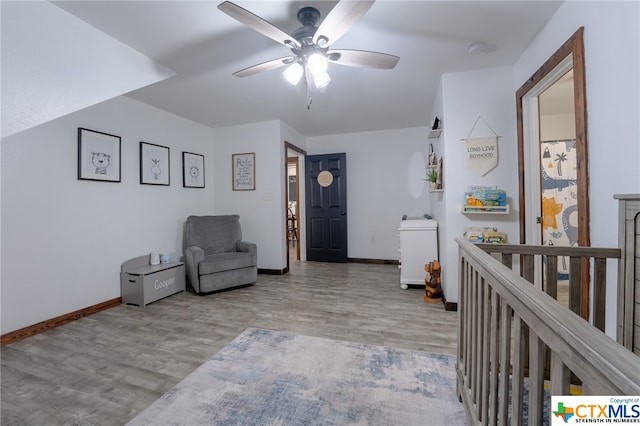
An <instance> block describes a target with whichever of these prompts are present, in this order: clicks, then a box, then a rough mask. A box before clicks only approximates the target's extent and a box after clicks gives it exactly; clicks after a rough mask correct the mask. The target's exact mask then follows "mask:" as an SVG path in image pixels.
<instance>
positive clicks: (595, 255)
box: [476, 244, 622, 331]
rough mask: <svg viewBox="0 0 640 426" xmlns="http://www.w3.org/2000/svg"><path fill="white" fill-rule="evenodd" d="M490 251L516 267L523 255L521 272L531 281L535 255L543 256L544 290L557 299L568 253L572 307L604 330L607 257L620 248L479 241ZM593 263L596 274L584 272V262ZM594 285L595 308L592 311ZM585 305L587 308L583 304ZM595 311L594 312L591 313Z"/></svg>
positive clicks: (618, 253)
mask: <svg viewBox="0 0 640 426" xmlns="http://www.w3.org/2000/svg"><path fill="white" fill-rule="evenodd" d="M476 246H477V247H479V248H481V249H482V250H484V251H485V252H487V253H491V254H493V253H498V254H501V257H502V263H503V264H504V265H506V266H507V267H509V268H513V256H514V255H516V256H522V265H521V267H520V270H521V275H522V277H524V278H525V279H526V280H527V281H529V282H530V283H533V281H534V275H535V271H534V268H535V266H534V265H535V258H536V257H544V258H545V260H546V262H544V263H545V265H546V267H545V268H544V269H545V271H544V275H545V280H544V282H545V286H544V288H543V290H544V291H545V293H547V294H548V295H549V296H551V297H552V298H554V299H557V297H558V262H559V261H560V259H561V258H562V257H563V256H567V257H569V309H571V310H572V311H573V312H575V313H576V314H578V315H580V316H581V317H582V318H584V319H586V320H587V321H590V322H591V323H592V324H593V325H594V326H596V327H597V328H598V329H599V330H601V331H605V318H606V304H607V300H606V298H607V285H606V284H607V283H606V279H607V259H620V257H621V255H622V254H621V253H622V252H621V250H620V249H619V248H597V247H562V246H540V245H529V244H526V245H517V244H476ZM584 264H587V265H590V264H593V265H594V270H593V277H592V278H591V277H588V276H587V277H584V276H583V265H584ZM591 287H593V308H592V310H591V311H589V306H590V301H589V295H590V294H591ZM585 306H586V309H585V308H584V307H585ZM591 312H593V314H592V315H590V313H591Z"/></svg>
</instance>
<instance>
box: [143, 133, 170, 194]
mask: <svg viewBox="0 0 640 426" xmlns="http://www.w3.org/2000/svg"><path fill="white" fill-rule="evenodd" d="M169 179H170V170H169V148H168V147H166V146H161V145H155V144H152V143H148V142H140V183H141V184H144V185H165V186H169V183H170V180H169Z"/></svg>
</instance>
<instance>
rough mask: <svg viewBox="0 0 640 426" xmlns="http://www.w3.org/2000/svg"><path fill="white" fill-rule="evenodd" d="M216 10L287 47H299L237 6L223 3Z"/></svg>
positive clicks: (286, 36)
mask: <svg viewBox="0 0 640 426" xmlns="http://www.w3.org/2000/svg"><path fill="white" fill-rule="evenodd" d="M218 9H220V10H221V11H223V12H224V13H226V14H227V15H229V16H231V17H232V18H233V19H235V20H237V21H239V22H241V23H243V24H244V25H246V26H248V27H249V28H251V29H253V30H255V31H257V32H259V33H260V34H262V35H265V36H267V37H269V38H270V39H272V40H275V41H277V42H278V43H281V44H284V45H285V46H287V47H293V46H295V47H300V43H299V42H298V41H297V40H296V39H294V38H293V37H291V36H290V35H289V34H287V33H285V32H284V31H282V30H281V29H280V28H278V27H276V26H275V25H273V24H272V23H271V22H268V21H265V20H264V19H262V18H261V17H259V16H258V15H254V14H253V13H251V12H249V11H248V10H247V9H244V8H242V7H240V6H238V5H237V4H235V3H231V2H230V1H224V2H222V3H220V4H219V5H218Z"/></svg>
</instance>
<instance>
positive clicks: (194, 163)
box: [182, 151, 204, 188]
mask: <svg viewBox="0 0 640 426" xmlns="http://www.w3.org/2000/svg"><path fill="white" fill-rule="evenodd" d="M182 186H183V187H185V188H204V155H200V154H194V153H192V152H184V151H183V152H182Z"/></svg>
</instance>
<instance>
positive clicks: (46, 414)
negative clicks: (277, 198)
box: [0, 262, 457, 426]
mask: <svg viewBox="0 0 640 426" xmlns="http://www.w3.org/2000/svg"><path fill="white" fill-rule="evenodd" d="M399 279H400V274H399V271H398V268H397V266H392V265H369V264H353V263H350V264H325V263H316V262H292V264H291V272H290V273H289V274H287V275H284V276H269V275H259V276H258V282H257V284H256V285H254V286H250V287H245V288H240V289H235V290H232V291H226V292H222V293H218V294H213V295H209V296H196V295H194V294H192V293H189V292H186V293H180V294H176V295H174V296H171V297H168V298H166V299H163V300H161V301H158V302H156V303H153V304H151V305H149V306H147V307H146V308H139V307H136V306H123V305H121V306H118V307H115V308H112V309H108V310H106V311H103V312H100V313H98V314H95V315H92V316H90V317H86V318H83V319H81V320H78V321H75V322H73V323H70V324H67V325H64V326H61V327H58V328H56V329H53V330H50V331H47V332H45V333H41V334H39V335H36V336H32V337H30V338H27V339H24V340H22V341H19V342H16V343H13V344H10V345H7V346H4V347H3V348H2V349H1V364H2V368H1V371H0V373H1V403H2V406H1V413H2V416H1V419H0V421H1V423H2V425H5V426H6V425H63V424H64V425H76V424H77V425H120V424H124V423H126V422H127V421H128V420H130V419H131V418H133V417H134V416H135V415H136V414H138V413H139V412H140V411H142V410H143V409H144V408H146V407H147V406H148V405H149V404H151V403H152V402H153V401H155V400H156V399H157V398H159V397H160V396H161V395H162V394H163V393H165V392H166V391H167V390H169V389H170V388H171V387H172V386H173V385H175V384H176V383H178V382H179V381H180V380H181V379H183V378H184V377H185V376H187V375H188V374H189V373H191V372H192V371H193V370H194V369H195V368H196V367H198V366H199V365H200V364H202V363H203V362H204V361H205V360H207V359H208V358H210V357H211V356H212V355H214V354H215V353H216V352H218V351H219V350H220V349H222V348H223V347H224V346H225V345H226V344H227V343H228V342H230V341H231V340H233V339H234V338H235V337H236V336H237V335H239V334H240V333H241V332H242V331H243V330H244V329H246V328H247V327H256V328H267V329H271V330H280V331H287V332H293V333H298V334H306V335H311V336H318V337H327V338H332V339H338V340H348V341H353V342H360V343H368V344H374V345H384V346H392V347H398V348H406V349H414V350H421V351H431V352H438V353H445V354H451V355H454V354H455V349H456V327H457V313H456V312H447V311H445V310H444V307H443V305H442V304H428V303H425V302H424V301H423V299H422V296H423V295H424V288H422V289H420V288H410V289H409V290H401V289H400V285H399Z"/></svg>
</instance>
